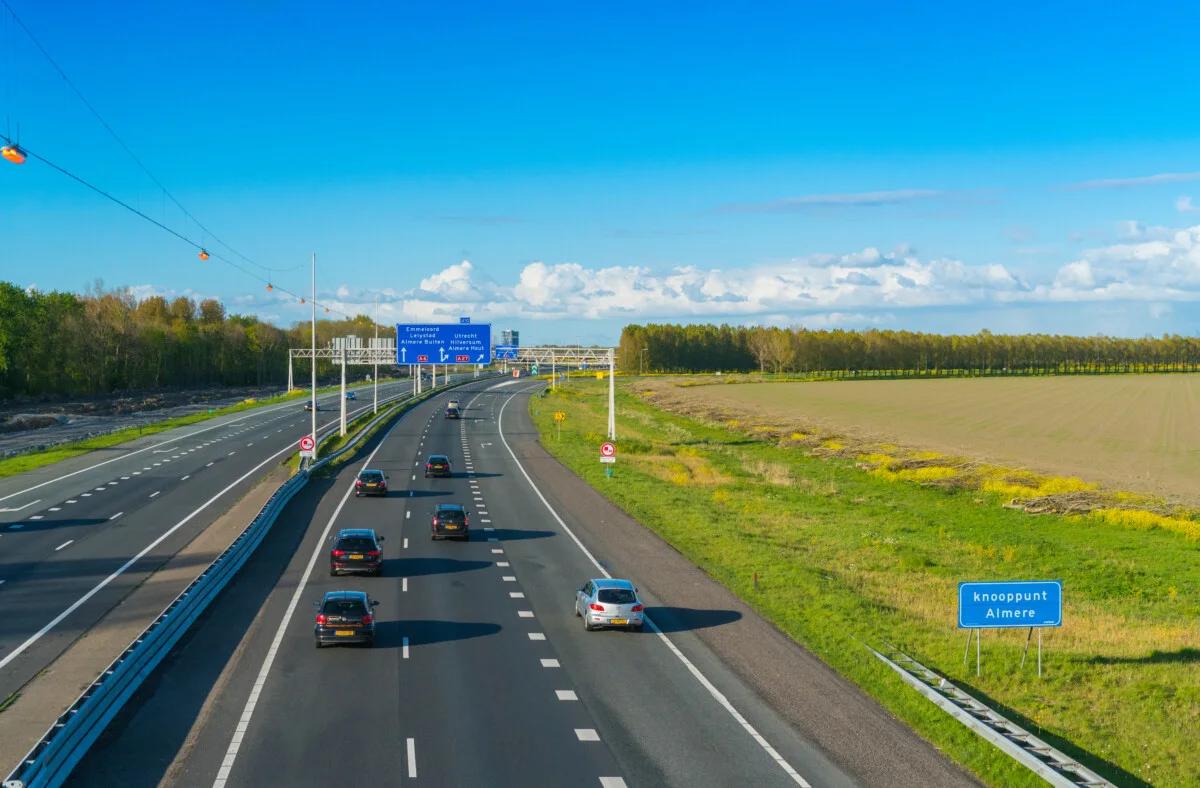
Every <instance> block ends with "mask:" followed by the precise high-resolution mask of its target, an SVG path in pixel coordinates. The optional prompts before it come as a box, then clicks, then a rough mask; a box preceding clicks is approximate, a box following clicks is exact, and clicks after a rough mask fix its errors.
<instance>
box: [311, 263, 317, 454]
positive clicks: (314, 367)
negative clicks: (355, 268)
mask: <svg viewBox="0 0 1200 788" xmlns="http://www.w3.org/2000/svg"><path fill="white" fill-rule="evenodd" d="M309 300H311V301H312V433H311V434H312V439H313V461H314V462H315V461H316V459H317V253H316V252H313V255H312V298H311V299H309Z"/></svg>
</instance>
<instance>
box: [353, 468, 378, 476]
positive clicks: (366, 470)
mask: <svg viewBox="0 0 1200 788" xmlns="http://www.w3.org/2000/svg"><path fill="white" fill-rule="evenodd" d="M364 473H383V471H381V470H379V469H378V468H363V469H362V470H361V471H359V472H358V475H359V476H362V475H363V474H364Z"/></svg>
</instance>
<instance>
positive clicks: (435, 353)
mask: <svg viewBox="0 0 1200 788" xmlns="http://www.w3.org/2000/svg"><path fill="white" fill-rule="evenodd" d="M491 348H492V326H491V324H490V323H467V324H462V323H416V324H413V323H410V324H407V325H406V324H404V323H401V324H399V325H397V326H396V363H397V364H490V363H491V361H492V350H491Z"/></svg>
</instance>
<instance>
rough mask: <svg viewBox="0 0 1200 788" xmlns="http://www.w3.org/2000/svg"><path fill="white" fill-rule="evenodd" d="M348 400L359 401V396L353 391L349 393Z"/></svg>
mask: <svg viewBox="0 0 1200 788" xmlns="http://www.w3.org/2000/svg"><path fill="white" fill-rule="evenodd" d="M346 399H358V395H357V394H355V393H354V392H353V391H347V392H346Z"/></svg>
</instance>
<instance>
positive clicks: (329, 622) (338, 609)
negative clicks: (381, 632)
mask: <svg viewBox="0 0 1200 788" xmlns="http://www.w3.org/2000/svg"><path fill="white" fill-rule="evenodd" d="M378 604H379V603H378V602H375V601H373V600H371V599H369V598H368V597H367V595H366V594H364V593H363V592H362V591H328V592H326V594H325V596H324V597H323V598H322V599H321V601H320V602H318V603H317V604H316V607H317V622H316V624H314V625H313V636H314V637H315V639H316V641H317V648H321V647H322V646H326V645H329V644H330V643H365V644H367V645H368V646H372V645H374V644H375V606H376V605H378Z"/></svg>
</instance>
